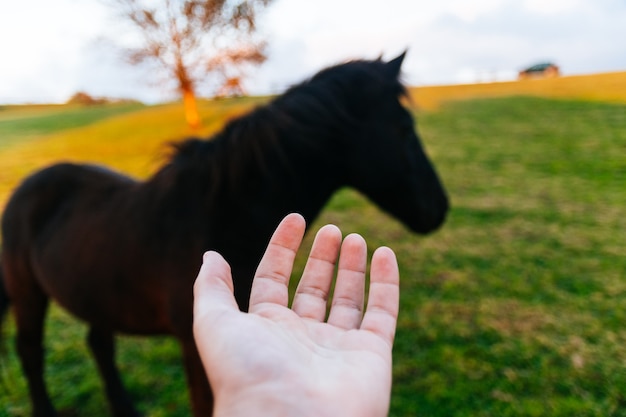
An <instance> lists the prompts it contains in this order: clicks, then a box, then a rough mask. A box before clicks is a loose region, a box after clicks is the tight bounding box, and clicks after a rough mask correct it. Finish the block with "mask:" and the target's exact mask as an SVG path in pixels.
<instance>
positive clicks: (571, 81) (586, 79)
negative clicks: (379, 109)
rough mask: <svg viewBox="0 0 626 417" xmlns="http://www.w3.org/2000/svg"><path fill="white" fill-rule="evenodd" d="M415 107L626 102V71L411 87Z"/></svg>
mask: <svg viewBox="0 0 626 417" xmlns="http://www.w3.org/2000/svg"><path fill="white" fill-rule="evenodd" d="M410 92H411V99H412V100H413V102H414V103H416V105H417V107H418V108H420V109H426V110H435V109H437V108H439V106H440V105H441V104H442V103H444V102H446V101H454V100H466V99H472V98H488V97H504V96H515V95H532V96H541V97H552V98H573V99H582V100H594V101H608V102H617V103H626V72H611V73H603V74H593V75H576V76H568V77H558V78H545V79H531V80H523V81H512V82H498V83H484V84H462V85H449V86H427V87H413V88H410Z"/></svg>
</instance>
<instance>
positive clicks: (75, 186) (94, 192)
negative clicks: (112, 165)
mask: <svg viewBox="0 0 626 417" xmlns="http://www.w3.org/2000/svg"><path fill="white" fill-rule="evenodd" d="M133 184H134V181H133V180H132V179H130V178H128V177H125V176H122V175H120V174H117V173H115V172H113V171H110V170H107V169H105V168H102V167H97V166H91V165H78V164H71V163H60V164H55V165H52V166H50V167H48V168H44V169H43V170H41V171H38V172H36V173H35V174H33V175H31V176H30V177H28V178H26V179H25V180H24V181H23V182H22V184H21V185H20V186H19V187H18V188H17V189H16V190H15V192H14V193H13V195H12V196H11V198H10V199H9V201H8V203H7V206H6V208H5V211H4V214H3V217H2V241H3V247H4V250H5V251H8V252H12V251H16V250H19V249H20V248H21V247H24V246H28V245H31V244H32V243H33V240H34V239H36V238H37V237H38V236H40V235H41V234H42V233H44V232H45V231H46V229H47V228H48V227H49V226H50V223H51V222H53V221H54V220H55V218H57V217H58V216H59V215H60V214H61V212H62V211H63V210H64V208H65V209H66V208H68V207H69V206H70V205H71V204H73V203H74V204H75V203H76V202H77V201H78V200H81V199H84V200H89V199H91V200H94V201H93V203H94V204H95V203H96V200H102V201H106V200H107V199H109V198H111V197H112V195H113V194H114V193H116V192H119V191H120V190H122V189H125V188H128V187H131V186H132V185H133ZM87 202H88V201H85V203H87Z"/></svg>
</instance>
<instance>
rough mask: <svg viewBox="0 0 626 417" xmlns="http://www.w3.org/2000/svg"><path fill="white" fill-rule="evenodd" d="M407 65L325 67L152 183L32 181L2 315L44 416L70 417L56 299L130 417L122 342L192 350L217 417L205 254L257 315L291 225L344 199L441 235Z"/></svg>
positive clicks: (23, 200) (7, 260)
mask: <svg viewBox="0 0 626 417" xmlns="http://www.w3.org/2000/svg"><path fill="white" fill-rule="evenodd" d="M403 59H404V54H402V55H401V56H399V57H398V58H396V59H394V60H391V61H389V62H384V61H382V60H380V59H379V60H373V61H353V62H348V63H346V64H342V65H338V66H335V67H331V68H328V69H325V70H323V71H321V72H319V73H318V74H317V75H315V76H314V77H313V78H311V79H310V80H308V81H306V82H304V83H302V84H300V85H297V86H295V87H293V88H291V89H289V90H288V91H287V92H286V93H285V94H283V95H282V96H279V97H277V98H275V99H274V100H273V101H271V102H269V103H268V104H266V105H264V106H261V107H259V108H257V109H255V110H254V111H252V112H251V113H250V114H248V115H246V116H243V117H240V118H239V119H236V120H233V121H231V122H230V123H229V124H227V125H226V127H225V128H224V130H223V131H222V132H220V133H218V134H217V135H215V136H214V137H213V138H211V139H210V140H199V139H189V140H186V141H184V142H182V143H180V144H179V145H177V146H176V149H175V151H174V154H173V156H172V157H171V159H170V161H169V162H168V163H167V164H166V165H164V166H163V167H162V168H161V169H160V170H159V171H158V172H156V173H155V174H154V175H153V176H152V177H151V178H149V179H148V180H147V181H145V182H137V181H135V180H132V179H130V178H127V177H124V176H122V175H119V174H116V173H114V172H111V171H109V170H106V169H103V168H99V167H95V166H86V165H75V164H70V163H61V164H57V165H53V166H51V167H49V168H46V169H43V170H41V171H39V172H37V173H35V174H33V175H32V176H30V177H29V178H27V179H26V180H25V181H24V182H23V183H22V184H21V186H19V188H18V189H17V190H16V191H15V193H14V194H13V196H12V197H11V199H10V201H9V202H8V204H7V207H6V210H5V212H4V215H3V218H2V240H3V253H2V271H3V274H4V277H3V278H2V277H0V312H6V310H7V306H8V304H9V302H10V303H12V306H13V312H14V316H15V319H16V325H17V352H18V355H19V357H20V360H21V363H22V367H23V370H24V373H25V375H26V378H27V380H28V384H29V388H30V396H31V400H32V404H33V414H34V415H35V416H53V415H55V411H54V408H53V406H52V403H51V401H50V398H49V396H48V393H47V390H46V387H45V385H44V380H43V347H42V326H43V322H44V316H45V313H46V309H47V306H48V300H49V299H50V298H52V299H54V300H55V301H56V302H58V303H59V304H60V305H61V306H63V307H64V308H65V309H67V310H68V311H69V312H71V313H72V314H74V315H75V316H77V317H79V318H80V319H82V320H84V321H85V322H86V323H88V325H89V328H90V329H89V334H88V339H87V340H88V344H89V346H90V348H91V350H92V352H93V355H94V357H95V360H96V362H97V364H98V368H99V371H100V373H101V376H102V378H103V379H104V381H105V386H106V391H107V395H108V398H109V401H110V404H111V407H112V412H113V414H114V415H115V416H136V415H137V412H136V410H135V408H134V407H133V405H132V403H131V401H130V399H129V397H128V395H127V394H126V392H125V390H124V388H123V386H122V383H121V380H120V377H119V374H118V371H117V369H116V367H115V364H114V334H115V333H129V334H143V335H154V334H169V335H173V336H175V337H176V338H178V340H179V341H180V343H181V344H182V352H183V359H184V364H185V370H186V375H187V380H188V385H189V387H190V391H191V401H192V409H193V412H194V415H195V416H206V415H210V414H211V410H212V396H211V390H210V387H209V384H208V382H207V378H206V376H205V374H204V373H203V370H202V365H201V363H200V359H199V357H198V353H197V351H196V346H195V344H194V340H193V337H192V302H193V299H192V286H193V281H194V279H195V277H196V274H197V271H198V269H199V266H200V263H201V256H202V253H203V252H204V251H206V250H207V249H214V250H217V251H219V252H221V253H222V254H223V255H224V257H225V258H226V259H227V260H228V262H229V263H230V264H231V266H232V272H233V276H234V280H235V290H236V297H237V300H238V302H239V304H240V306H241V307H242V308H243V309H245V308H247V299H248V296H249V291H250V286H251V280H252V277H253V273H254V270H255V268H256V265H257V263H258V261H259V260H260V258H261V255H262V253H263V251H264V249H265V246H266V244H267V242H268V239H269V236H270V235H271V233H272V232H273V230H274V228H275V226H276V225H277V224H278V222H279V221H280V220H281V218H282V217H283V216H284V215H285V214H287V213H289V212H299V213H301V214H302V215H303V216H304V217H305V218H306V219H307V221H308V222H309V223H311V222H312V221H313V220H314V219H315V217H316V216H317V215H318V214H319V212H320V210H321V209H322V208H323V206H324V204H325V203H326V202H327V201H328V199H329V198H330V196H331V195H332V194H333V193H334V192H335V191H337V190H338V189H339V188H340V187H343V186H351V187H354V188H356V189H357V190H360V191H361V192H362V193H363V194H365V195H366V196H368V197H369V198H370V199H371V200H372V201H374V202H375V203H376V204H377V205H378V206H380V207H381V208H382V209H383V210H386V211H387V212H389V213H390V214H391V215H393V216H395V217H396V218H397V219H399V220H400V221H401V222H403V223H404V224H405V225H406V226H408V228H410V229H411V230H413V231H415V232H417V233H428V232H431V231H433V230H435V229H437V228H438V227H439V226H440V225H441V224H442V222H443V221H444V219H445V216H446V212H447V210H448V200H447V197H446V193H445V191H444V188H443V187H442V185H441V183H440V181H439V179H438V177H437V174H436V172H435V170H434V169H433V166H432V165H431V163H430V162H429V160H428V158H427V156H426V155H425V153H424V151H423V149H422V146H421V144H420V142H419V138H418V137H417V134H416V133H415V126H414V121H413V119H412V117H411V115H410V114H409V112H408V111H407V110H406V109H405V108H404V107H403V106H402V104H401V102H400V100H401V99H402V97H403V96H406V94H407V91H406V89H405V88H404V86H403V85H402V83H401V82H400V81H399V73H400V68H401V65H402V61H403Z"/></svg>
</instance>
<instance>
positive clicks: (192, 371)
mask: <svg viewBox="0 0 626 417" xmlns="http://www.w3.org/2000/svg"><path fill="white" fill-rule="evenodd" d="M181 344H182V348H183V362H184V364H185V373H186V375H187V385H188V386H189V396H190V397H191V410H192V412H193V415H194V416H195V417H201V416H202V417H207V416H211V415H213V393H212V392H211V387H210V386H209V380H208V378H207V376H206V373H205V372H204V366H203V365H202V361H201V360H200V355H199V354H198V349H197V348H196V343H195V342H194V340H193V337H191V336H190V337H189V338H185V339H183V340H181Z"/></svg>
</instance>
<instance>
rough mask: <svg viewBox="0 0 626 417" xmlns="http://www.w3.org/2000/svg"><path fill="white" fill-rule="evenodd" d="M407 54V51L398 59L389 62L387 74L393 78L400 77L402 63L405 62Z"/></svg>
mask: <svg viewBox="0 0 626 417" xmlns="http://www.w3.org/2000/svg"><path fill="white" fill-rule="evenodd" d="M406 52H407V51H404V52H402V53H401V54H400V55H399V56H398V57H397V58H394V59H392V60H391V61H389V62H387V64H386V69H387V74H389V75H390V76H392V77H393V78H398V76H399V75H400V69H401V67H402V62H403V61H404V57H405V56H406Z"/></svg>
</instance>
